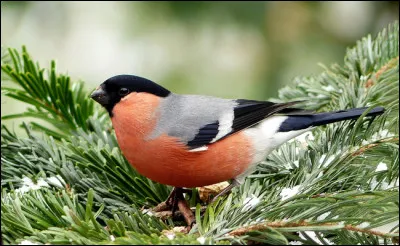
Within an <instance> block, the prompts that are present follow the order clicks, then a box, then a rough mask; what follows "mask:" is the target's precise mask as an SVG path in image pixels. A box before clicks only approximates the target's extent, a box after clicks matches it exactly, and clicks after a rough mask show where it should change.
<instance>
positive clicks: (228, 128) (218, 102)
mask: <svg viewBox="0 0 400 246" xmlns="http://www.w3.org/2000/svg"><path fill="white" fill-rule="evenodd" d="M91 97H92V98H93V99H94V100H95V101H97V102H98V103H100V104H101V105H102V106H103V107H104V108H105V109H106V110H107V111H108V114H109V115H110V117H111V121H112V124H113V127H114V130H115V134H116V137H117V140H118V144H119V146H120V148H121V150H122V153H123V154H124V156H125V157H126V159H127V160H128V161H129V163H130V164H131V165H132V166H133V167H134V168H135V169H136V170H137V171H138V172H139V173H140V174H142V175H144V176H146V177H148V178H149V179H151V180H153V181H156V182H159V183H162V184H166V185H171V186H174V187H179V188H182V187H187V188H192V187H201V186H207V185H211V184H215V183H219V182H222V181H227V180H230V181H231V184H230V185H229V186H228V187H226V188H225V189H224V190H223V191H222V192H221V193H220V194H218V195H217V196H219V195H222V194H225V193H227V192H228V191H230V190H231V189H232V188H233V187H235V186H237V185H239V184H241V183H243V181H244V179H245V177H246V176H248V175H249V174H251V173H252V172H253V171H255V167H256V165H257V164H258V163H260V162H261V161H263V160H265V159H266V157H267V155H268V154H269V153H270V152H271V151H272V150H274V149H275V148H277V147H278V146H280V145H281V144H283V143H285V142H287V141H288V140H290V139H292V138H294V137H296V136H298V135H300V134H302V133H304V132H306V131H309V130H311V129H313V128H314V127H316V126H321V125H326V124H329V123H333V122H338V121H343V120H351V119H357V118H358V117H359V116H360V115H361V114H363V112H364V111H365V110H367V108H354V109H348V110H340V111H334V112H327V113H314V112H311V111H306V110H303V109H299V108H294V107H292V106H294V105H295V104H296V103H298V101H295V102H286V103H272V102H268V101H256V100H247V99H222V98H217V97H212V96H203V95H180V94H176V93H173V92H171V91H169V90H167V89H166V88H164V87H162V86H160V85H159V84H157V83H155V82H153V81H150V80H148V79H145V78H142V77H138V76H134V75H117V76H114V77H111V78H109V79H107V80H106V81H104V82H103V83H102V84H101V85H100V86H99V87H98V88H97V89H96V90H95V91H94V92H93V93H92V94H91ZM383 112H384V108H382V107H376V108H373V109H372V110H370V111H369V112H368V114H367V116H376V115H379V114H382V113H383Z"/></svg>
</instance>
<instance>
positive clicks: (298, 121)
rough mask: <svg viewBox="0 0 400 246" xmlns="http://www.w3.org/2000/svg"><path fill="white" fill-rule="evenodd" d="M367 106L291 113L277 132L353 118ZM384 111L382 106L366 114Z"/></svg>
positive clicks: (371, 114) (376, 113)
mask: <svg viewBox="0 0 400 246" xmlns="http://www.w3.org/2000/svg"><path fill="white" fill-rule="evenodd" d="M367 109H368V108H367V107H365V108H353V109H348V110H340V111H334V112H328V113H318V114H313V115H299V116H296V115H291V116H289V117H288V118H287V119H286V120H285V121H284V122H283V123H282V124H281V126H280V127H279V130H278V131H279V132H288V131H295V130H302V129H306V128H309V127H313V126H321V125H326V124H329V123H334V122H338V121H343V120H353V119H357V118H358V117H360V116H361V115H362V114H363V113H364V111H365V110H367ZM384 111H385V109H384V108H383V107H376V108H373V109H372V110H371V111H369V112H368V113H367V115H366V116H377V115H380V114H382V113H383V112H384Z"/></svg>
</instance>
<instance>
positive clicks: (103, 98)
mask: <svg viewBox="0 0 400 246" xmlns="http://www.w3.org/2000/svg"><path fill="white" fill-rule="evenodd" d="M90 97H91V98H92V99H93V100H95V101H96V102H98V103H100V104H101V105H103V106H104V105H106V104H108V103H109V101H110V97H109V96H108V94H107V93H106V92H105V91H104V90H103V87H102V86H99V87H97V89H96V90H95V91H93V92H92V94H91V95H90Z"/></svg>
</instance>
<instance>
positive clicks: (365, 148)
mask: <svg viewBox="0 0 400 246" xmlns="http://www.w3.org/2000/svg"><path fill="white" fill-rule="evenodd" d="M398 141H399V138H398V137H393V138H385V139H381V140H378V141H376V142H375V143H370V144H367V145H365V146H362V147H360V148H359V149H358V150H356V151H355V152H354V153H353V154H351V155H352V156H358V155H361V154H362V153H364V152H365V151H367V150H369V149H371V148H373V147H375V146H378V145H379V144H381V143H386V142H398Z"/></svg>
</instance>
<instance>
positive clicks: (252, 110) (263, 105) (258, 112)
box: [187, 99, 310, 149]
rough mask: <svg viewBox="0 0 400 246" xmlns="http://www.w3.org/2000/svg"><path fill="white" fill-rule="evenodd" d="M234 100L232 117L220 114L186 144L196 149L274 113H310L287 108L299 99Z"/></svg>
mask: <svg viewBox="0 0 400 246" xmlns="http://www.w3.org/2000/svg"><path fill="white" fill-rule="evenodd" d="M234 101H235V106H234V107H233V110H231V116H232V117H229V112H225V113H224V114H225V117H224V115H222V117H220V119H218V120H217V121H215V122H211V123H209V124H206V125H204V126H202V127H201V128H199V130H198V133H197V134H196V135H195V136H194V138H193V139H192V140H190V141H188V142H187V146H188V147H189V148H191V149H196V148H199V147H202V146H205V145H208V144H211V143H214V142H216V141H219V140H221V139H223V138H225V137H227V136H229V135H231V134H234V133H236V132H238V131H241V130H243V129H245V128H248V127H251V126H253V125H255V124H257V123H259V122H260V121H261V120H263V119H265V118H267V117H269V116H271V115H273V114H275V113H282V114H287V115H291V114H296V115H297V114H310V111H305V110H303V109H297V108H289V107H290V106H293V105H295V104H297V103H299V101H295V102H288V103H272V102H268V101H254V100H246V99H238V100H234ZM232 111H233V112H232Z"/></svg>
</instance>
